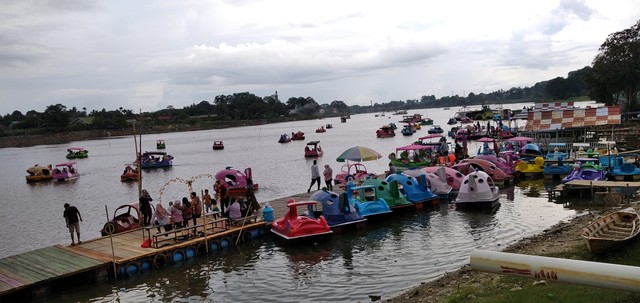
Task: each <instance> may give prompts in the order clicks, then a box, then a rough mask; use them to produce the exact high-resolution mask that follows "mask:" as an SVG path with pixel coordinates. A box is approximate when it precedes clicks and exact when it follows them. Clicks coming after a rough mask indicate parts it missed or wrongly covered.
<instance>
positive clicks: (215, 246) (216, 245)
mask: <svg viewBox="0 0 640 303" xmlns="http://www.w3.org/2000/svg"><path fill="white" fill-rule="evenodd" d="M220 249H221V247H220V241H218V240H210V241H209V251H210V252H213V251H218V250H220Z"/></svg>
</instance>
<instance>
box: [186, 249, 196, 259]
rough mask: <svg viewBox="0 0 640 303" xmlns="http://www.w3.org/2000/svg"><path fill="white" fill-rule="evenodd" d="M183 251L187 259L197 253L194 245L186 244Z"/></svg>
mask: <svg viewBox="0 0 640 303" xmlns="http://www.w3.org/2000/svg"><path fill="white" fill-rule="evenodd" d="M184 252H185V257H186V258H187V259H191V258H193V257H195V256H197V255H198V250H196V248H195V247H194V246H188V247H187V248H185V249H184Z"/></svg>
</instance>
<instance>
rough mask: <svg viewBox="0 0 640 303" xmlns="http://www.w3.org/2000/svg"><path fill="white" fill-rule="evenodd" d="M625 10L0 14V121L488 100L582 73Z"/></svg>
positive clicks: (603, 4)
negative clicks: (244, 102)
mask: <svg viewBox="0 0 640 303" xmlns="http://www.w3.org/2000/svg"><path fill="white" fill-rule="evenodd" d="M634 2H635V1H632V0H620V1H608V0H607V1H601V0H582V1H581V0H540V1H513V0H484V1H476V0H448V1H428V0H415V1H409V0H396V1H375V0H362V1H360V0H346V1H345V0H339V1H334V0H323V1H304V0H210V1H195V0H192V1H191V0H175V1H173V0H165V1H129V0H108V1H107V0H105V1H86V0H51V1H49V0H22V1H2V4H1V5H0V7H1V9H0V16H1V18H2V22H1V23H0V71H1V72H0V98H1V99H0V100H1V102H0V114H2V115H4V114H8V113H11V112H13V111H14V110H20V111H21V112H22V113H23V114H24V113H26V112H27V111H29V110H36V111H39V112H42V111H44V110H45V109H46V107H47V106H48V105H51V104H57V103H60V104H63V105H65V106H67V108H71V107H73V106H75V107H77V108H78V109H82V108H87V110H89V111H91V110H93V109H97V110H101V109H102V108H106V109H107V110H113V109H117V108H119V107H124V108H127V109H132V110H134V111H136V112H137V111H139V110H142V111H155V110H158V109H162V108H166V107H167V106H168V105H173V106H174V107H183V106H186V105H189V104H192V103H198V102H200V101H202V100H208V101H210V102H212V101H213V99H214V97H215V96H217V95H227V94H233V93H237V92H246V91H248V92H251V93H253V94H256V95H258V96H261V97H263V96H268V95H272V94H274V93H275V91H277V92H278V95H279V97H280V100H282V101H286V100H287V99H288V98H290V97H312V98H314V99H315V100H316V101H317V102H318V103H320V104H322V103H330V102H331V101H334V100H341V101H344V102H346V103H347V104H349V105H354V104H361V105H368V104H370V102H371V101H373V102H374V103H375V102H379V103H382V102H388V101H390V100H407V99H419V98H420V97H421V96H423V95H435V96H436V97H438V98H439V97H442V96H449V95H452V94H453V95H460V96H462V95H467V94H468V93H469V92H474V93H481V92H484V93H488V92H492V91H495V90H498V89H509V88H511V87H524V86H532V85H534V84H535V83H536V82H539V81H542V80H548V79H552V78H555V77H558V76H561V77H566V76H567V73H568V72H569V71H572V70H576V69H579V68H582V67H584V66H587V65H590V64H591V61H592V60H593V58H594V56H595V55H596V54H597V52H598V48H599V47H600V45H601V44H602V43H603V42H604V40H605V39H606V37H607V36H608V35H609V34H611V33H614V32H617V31H620V30H623V29H626V28H629V27H631V26H632V25H633V24H635V23H636V22H637V21H638V20H639V19H640V10H639V9H638V6H637V3H634Z"/></svg>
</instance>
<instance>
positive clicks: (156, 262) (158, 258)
mask: <svg viewBox="0 0 640 303" xmlns="http://www.w3.org/2000/svg"><path fill="white" fill-rule="evenodd" d="M166 264H167V255H165V254H164V253H158V254H156V255H155V256H153V266H154V267H155V268H159V267H160V266H164V265H166Z"/></svg>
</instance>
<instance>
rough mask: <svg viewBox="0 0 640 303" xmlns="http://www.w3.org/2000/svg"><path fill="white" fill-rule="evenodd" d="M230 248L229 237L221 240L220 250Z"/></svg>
mask: <svg viewBox="0 0 640 303" xmlns="http://www.w3.org/2000/svg"><path fill="white" fill-rule="evenodd" d="M229 246H231V240H230V239H229V238H228V237H224V238H222V239H220V248H221V249H225V248H229Z"/></svg>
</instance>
